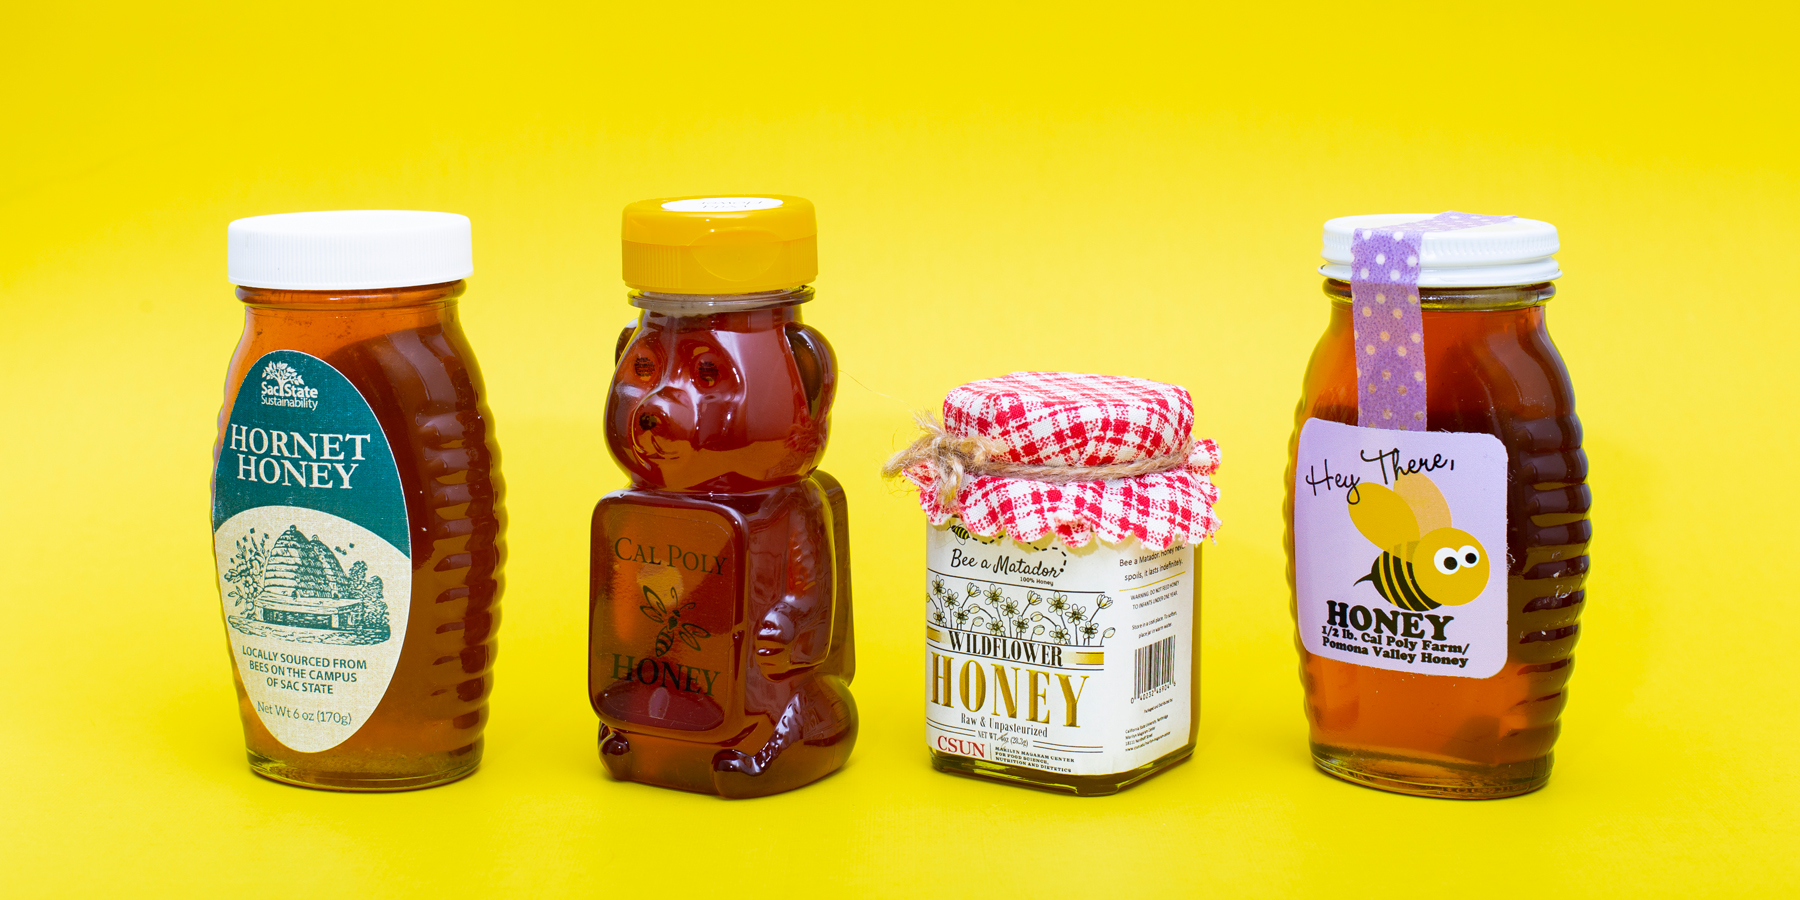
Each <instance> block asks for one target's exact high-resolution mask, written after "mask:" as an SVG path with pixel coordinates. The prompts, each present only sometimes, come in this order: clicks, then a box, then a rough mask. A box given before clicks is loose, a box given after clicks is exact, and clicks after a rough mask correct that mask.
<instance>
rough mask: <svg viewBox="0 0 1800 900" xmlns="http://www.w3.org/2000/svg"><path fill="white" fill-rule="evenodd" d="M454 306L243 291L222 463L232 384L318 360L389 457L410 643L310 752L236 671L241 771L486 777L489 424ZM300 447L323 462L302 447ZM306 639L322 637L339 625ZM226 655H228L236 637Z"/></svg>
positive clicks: (491, 495)
mask: <svg viewBox="0 0 1800 900" xmlns="http://www.w3.org/2000/svg"><path fill="white" fill-rule="evenodd" d="M463 290H464V283H463V282H461V281H454V282H449V283H442V284H432V285H425V286H420V287H408V288H397V289H377V290H354V291H296V290H276V289H267V288H254V287H240V288H239V289H238V297H239V299H241V300H242V301H243V302H244V303H245V305H246V309H247V315H246V318H245V327H244V333H243V338H242V340H241V341H240V343H239V344H238V348H237V351H236V353H235V355H234V356H233V357H232V361H231V367H230V370H229V373H228V375H227V379H226V409H225V410H224V411H223V412H222V413H221V416H220V429H221V433H220V439H219V442H218V443H217V444H216V445H215V447H214V455H215V459H217V458H218V456H219V454H220V453H221V452H228V449H229V448H228V441H227V434H226V419H227V417H228V416H229V414H230V412H231V406H232V400H233V397H234V396H235V395H236V394H237V392H238V389H239V386H240V384H242V383H244V382H245V380H246V379H247V378H250V379H254V376H255V375H256V373H255V372H253V371H252V368H253V366H254V364H255V363H256V361H257V360H258V359H260V358H262V357H264V355H265V354H266V353H269V352H270V351H276V350H287V351H298V352H300V353H304V354H307V355H309V356H311V357H316V358H317V359H318V360H322V361H323V362H324V363H326V364H328V365H329V366H330V367H331V368H333V369H335V370H337V371H338V372H340V373H342V375H343V376H344V377H345V378H347V379H348V381H349V382H350V384H351V385H353V386H354V387H355V388H356V390H357V391H358V392H360V394H361V395H362V397H363V398H364V399H365V400H366V402H367V405H368V407H369V409H370V410H371V411H372V412H373V414H374V417H375V419H376V420H377V421H378V422H379V427H380V430H381V432H382V433H383V434H384V436H385V438H386V440H387V443H388V444H389V445H390V446H391V447H392V450H393V456H394V462H395V468H396V469H397V472H398V477H399V482H400V487H401V492H402V494H403V495H404V497H405V517H406V520H407V523H408V530H409V536H410V543H411V551H412V552H411V585H410V591H409V592H408V594H407V595H406V596H401V597H395V596H389V597H387V598H386V600H385V602H386V603H388V604H389V605H390V606H392V605H394V604H399V603H404V604H407V616H406V625H405V629H404V633H403V635H395V637H399V638H400V639H401V641H402V642H403V643H402V648H401V650H400V651H399V659H398V662H397V664H396V666H395V668H394V670H393V673H392V678H391V680H390V681H389V682H388V684H387V687H386V692H385V694H384V695H382V697H381V699H380V701H379V703H378V704H377V705H376V706H375V707H374V709H373V711H372V712H370V713H369V714H368V716H367V719H366V720H365V721H361V722H358V723H355V726H356V727H355V731H354V733H353V734H350V735H349V737H347V738H346V739H344V740H343V741H342V742H341V743H338V744H337V745H335V746H332V747H330V748H329V749H326V750H323V751H319V752H300V751H297V750H295V749H293V748H292V747H289V746H288V745H286V744H284V743H283V742H282V741H281V740H279V739H277V738H276V737H275V735H274V734H272V733H271V731H270V728H269V727H268V726H267V725H266V724H265V721H264V719H263V717H262V716H263V715H267V714H269V713H268V712H267V711H264V712H263V713H261V714H259V710H258V707H257V705H256V702H255V701H253V699H252V697H251V696H250V694H249V693H248V692H246V690H245V686H244V678H243V674H242V672H241V671H240V670H239V668H238V667H237V666H234V667H233V672H234V681H235V682H236V685H237V695H238V703H239V711H240V714H241V718H242V720H243V723H244V732H245V739H246V743H247V751H248V756H249V760H250V765H251V768H252V769H253V770H254V771H255V772H257V773H258V774H260V775H263V776H266V777H269V778H272V779H276V780H279V781H285V782H290V783H294V784H300V785H306V786H311V787H325V788H335V789H343V790H402V789H408V788H419V787H428V786H431V785H435V784H442V783H445V782H448V781H454V780H456V779H458V778H461V777H463V776H466V775H468V774H469V773H471V772H473V771H475V769H476V767H477V766H478V765H479V763H480V761H481V749H482V738H481V735H482V729H483V726H484V725H485V724H486V718H487V698H488V694H489V692H490V690H491V688H492V677H491V676H492V668H493V660H494V647H495V645H494V632H495V627H496V625H497V624H498V618H499V609H498V601H499V595H500V587H501V565H502V562H503V560H504V555H505V554H504V550H503V545H502V543H501V532H502V527H503V513H502V506H501V481H500V474H499V454H498V451H497V449H496V447H495V445H494V442H493V425H492V419H491V417H490V415H489V413H488V411H487V408H486V405H485V402H484V400H483V397H484V389H483V386H482V381H481V375H480V373H479V372H478V371H477V369H476V367H475V360H474V355H473V353H472V352H471V351H470V348H469V345H468V343H467V341H466V340H465V338H464V337H463V333H462V329H461V326H460V325H459V324H458V321H457V314H456V300H457V297H458V296H460V295H461V294H462V293H463ZM300 439H305V440H308V441H309V443H308V445H307V446H308V447H309V449H310V450H311V451H312V452H317V448H316V447H314V446H313V445H312V444H311V443H310V440H311V439H310V438H309V437H308V436H307V435H305V434H302V435H300ZM297 446H298V444H297V443H296V447H297ZM294 455H295V456H296V457H300V458H304V457H302V456H301V455H300V454H298V453H296V454H294ZM228 464H229V463H228ZM226 471H228V472H229V469H227V470H226ZM321 477H329V476H321ZM357 477H360V476H357ZM355 552H356V551H355V550H354V549H352V550H350V551H348V553H349V555H350V556H354V554H355ZM228 611H229V607H228ZM263 618H267V619H270V620H271V621H272V623H273V624H272V625H271V627H285V628H288V629H289V630H290V632H293V633H298V632H299V631H301V630H302V629H300V628H297V627H295V626H293V625H292V624H291V622H292V621H294V620H296V619H303V618H304V617H301V616H295V615H289V616H288V617H287V618H284V619H276V618H275V617H273V616H270V615H269V614H267V613H264V614H263ZM396 618H398V617H397V616H396ZM259 621H260V620H259ZM304 624H305V625H306V626H309V627H312V629H313V630H314V631H319V632H320V633H324V630H325V629H326V627H327V626H330V625H334V624H336V623H335V622H326V621H318V622H310V621H309V622H304ZM233 640H234V653H235V649H236V641H237V636H236V634H235V633H233ZM318 646H320V647H322V648H324V649H321V650H318V651H316V653H317V656H316V657H313V658H316V659H319V660H326V659H330V658H331V656H332V651H331V649H330V647H331V645H329V644H321V645H318ZM273 665H274V666H277V667H279V666H280V661H277V662H275V663H274V664H273ZM340 665H341V664H340ZM289 668H290V669H292V670H294V671H296V673H298V672H311V671H313V670H309V669H307V668H305V667H304V666H292V667H289ZM280 671H283V672H286V671H289V669H280ZM256 677H262V676H261V675H260V674H259V675H257V676H256ZM296 677H297V676H296ZM340 677H346V676H342V675H341V674H340ZM326 686H327V687H329V685H326ZM324 689H325V688H323V687H321V688H318V690H324ZM294 696H295V697H296V700H295V701H294V703H293V705H294V706H295V707H296V708H301V707H304V706H305V705H306V700H307V699H308V697H307V695H304V694H298V695H294ZM267 705H268V704H267V703H266V702H265V706H267Z"/></svg>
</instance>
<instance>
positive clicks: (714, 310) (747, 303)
mask: <svg viewBox="0 0 1800 900" xmlns="http://www.w3.org/2000/svg"><path fill="white" fill-rule="evenodd" d="M629 296H630V298H631V305H632V306H635V307H637V308H639V309H641V310H643V311H644V312H646V313H648V314H651V315H658V316H677V317H684V318H685V317H694V316H712V315H716V314H719V313H740V312H749V311H751V310H759V309H779V308H785V307H795V306H799V305H800V304H802V303H805V302H807V301H808V300H811V299H812V298H813V289H812V285H807V284H803V285H800V286H798V287H791V288H783V289H781V290H778V291H757V292H755V293H751V294H665V293H661V292H658V291H635V290H634V291H632V292H631V293H630V294H629ZM798 319H799V313H798V310H796V311H795V315H794V320H796V321H797V320H798Z"/></svg>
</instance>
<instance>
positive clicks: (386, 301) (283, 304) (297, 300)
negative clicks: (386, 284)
mask: <svg viewBox="0 0 1800 900" xmlns="http://www.w3.org/2000/svg"><path fill="white" fill-rule="evenodd" d="M467 287H468V283H467V282H465V281H445V282H441V283H438V284H422V285H414V286H411V287H392V288H370V289H367V290H355V291H289V290H282V289H279V288H262V287H246V286H244V285H239V286H238V289H237V297H238V299H239V300H242V301H243V302H244V303H245V304H247V305H249V306H252V307H257V308H263V309H281V310H310V311H324V312H361V311H364V310H377V309H401V308H405V307H428V306H446V305H449V304H452V303H455V302H456V298H458V297H461V296H462V294H463V291H464V290H466V289H467Z"/></svg>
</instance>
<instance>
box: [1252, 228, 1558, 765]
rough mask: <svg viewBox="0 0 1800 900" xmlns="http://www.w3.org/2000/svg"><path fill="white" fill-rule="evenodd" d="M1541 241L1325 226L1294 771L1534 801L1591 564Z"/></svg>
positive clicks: (1304, 442)
mask: <svg viewBox="0 0 1800 900" xmlns="http://www.w3.org/2000/svg"><path fill="white" fill-rule="evenodd" d="M1558 249H1559V244H1558V239H1557V232H1556V228H1555V227H1554V226H1552V225H1550V224H1549V223H1547V222H1539V221H1535V220H1532V219H1523V218H1518V217H1515V216H1486V215H1475V214H1470V213H1457V212H1447V213H1441V214H1439V215H1436V216H1433V215H1429V214H1393V215H1366V216H1348V217H1344V218H1339V219H1332V220H1331V221H1328V222H1326V223H1325V233H1324V250H1323V255H1324V257H1325V261H1326V264H1325V265H1324V266H1323V267H1321V268H1320V270H1319V271H1320V274H1322V275H1324V276H1325V284H1324V289H1325V295H1326V297H1327V298H1328V300H1329V304H1330V312H1329V319H1328V321H1327V323H1326V327H1325V333H1324V335H1323V336H1322V337H1321V338H1320V339H1319V343H1318V346H1317V347H1316V348H1315V349H1314V351H1313V355H1312V360H1311V362H1310V363H1309V364H1308V366H1307V370H1306V376H1305V381H1304V385H1303V387H1302V392H1301V400H1300V406H1299V409H1298V412H1297V416H1296V423H1295V429H1294V434H1293V440H1292V442H1291V445H1290V451H1289V461H1290V470H1289V477H1288V483H1287V488H1288V503H1287V523H1288V559H1289V563H1290V566H1289V570H1288V571H1289V580H1290V585H1291V587H1292V589H1293V615H1294V622H1295V625H1296V629H1297V630H1296V635H1295V644H1296V646H1297V648H1298V650H1299V653H1300V677H1301V683H1302V685H1303V687H1304V689H1305V693H1306V704H1305V706H1306V715H1307V720H1308V723H1309V725H1310V728H1311V745H1312V757H1313V762H1314V763H1315V764H1316V765H1317V766H1318V767H1319V768H1320V769H1321V770H1323V771H1324V772H1326V773H1328V774H1331V775H1334V776H1336V777H1338V778H1342V779H1345V780H1347V781H1351V782H1354V783H1357V784H1361V785H1365V786H1368V787H1375V788H1380V789H1383V790H1389V791H1397V792H1400V793H1407V794H1416V795H1421V796H1428V797H1449V798H1464V799H1482V798H1495V797H1508V796H1512V795H1515V794H1522V793H1526V792H1529V791H1533V790H1536V789H1537V788H1540V787H1542V786H1543V785H1544V784H1545V782H1546V781H1547V780H1548V779H1549V777H1550V767H1551V748H1552V746H1553V745H1554V744H1555V742H1556V737H1557V733H1558V729H1559V727H1560V716H1561V713H1562V710H1563V706H1564V704H1565V702H1566V700H1567V691H1566V687H1567V683H1568V680H1569V674H1570V672H1571V671H1572V669H1573V656H1572V654H1573V652H1574V648H1575V642H1576V639H1577V637H1578V635H1579V630H1580V623H1579V619H1580V616H1581V611H1582V609H1583V607H1584V606H1585V604H1586V599H1587V595H1586V591H1585V590H1584V585H1585V580H1586V577H1587V570H1588V554H1587V551H1588V542H1589V539H1590V537H1591V534H1592V529H1591V528H1590V526H1589V522H1588V508H1589V505H1590V503H1591V497H1590V495H1589V492H1588V487H1587V484H1586V481H1587V458H1586V456H1585V455H1583V453H1582V450H1581V423H1580V421H1579V420H1578V419H1577V418H1576V416H1575V392H1574V388H1573V386H1572V385H1571V384H1570V381H1569V373H1568V370H1567V369H1566V368H1565V367H1564V365H1563V360H1562V357H1561V356H1560V355H1559V354H1558V353H1557V350H1556V346H1555V345H1554V344H1553V343H1551V340H1550V333H1549V331H1548V328H1547V325H1546V312H1547V304H1548V302H1549V301H1550V299H1551V297H1553V296H1554V295H1555V293H1556V288H1555V284H1554V283H1555V280H1556V279H1557V278H1558V277H1559V276H1560V275H1561V274H1562V273H1561V271H1560V270H1559V269H1558V267H1557V262H1556V259H1555V257H1554V254H1555V253H1556V252H1557V250H1558Z"/></svg>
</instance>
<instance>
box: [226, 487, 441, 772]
mask: <svg viewBox="0 0 1800 900" xmlns="http://www.w3.org/2000/svg"><path fill="white" fill-rule="evenodd" d="M213 546H214V549H215V552H216V553H217V554H218V564H219V572H220V573H221V582H220V593H221V594H223V595H224V597H225V624H226V626H227V627H228V628H229V629H230V630H229V632H228V635H229V638H230V640H231V656H232V659H233V660H234V661H235V662H236V663H237V667H238V675H239V676H240V677H241V678H242V679H243V682H244V691H245V693H247V694H249V695H250V702H251V703H252V704H254V705H255V707H256V712H257V715H258V717H259V718H261V719H262V723H263V725H264V726H266V727H267V728H268V729H269V733H270V734H273V735H274V736H275V738H276V740H279V741H281V742H282V743H283V744H286V745H287V746H289V747H292V748H294V749H295V750H299V751H300V752H302V753H317V752H319V751H321V750H329V749H331V748H332V747H335V746H337V745H338V744H341V743H343V742H344V740H345V739H346V738H348V737H350V735H352V734H355V733H356V729H358V728H360V727H362V724H363V722H364V721H366V720H367V719H368V718H369V714H370V713H371V712H374V711H375V706H376V704H378V703H380V702H381V698H382V695H384V694H386V693H387V687H388V682H389V681H390V680H391V679H392V678H393V677H394V667H395V665H396V664H398V663H399V661H400V647H401V644H402V642H403V639H404V638H405V637H406V620H407V616H408V613H409V612H410V611H411V603H410V600H411V597H412V561H411V560H409V559H408V558H407V557H406V555H405V554H403V553H401V552H400V551H399V550H397V549H395V547H394V545H392V544H390V543H388V542H387V541H385V540H382V538H381V537H380V536H379V535H377V534H375V533H374V532H372V531H370V530H368V529H366V528H363V527H362V526H361V525H358V524H356V523H355V522H352V521H350V520H349V519H341V518H338V517H337V516H334V515H331V514H330V513H325V512H320V511H318V510H315V509H306V508H304V507H299V506H259V507H257V508H255V509H248V510H245V511H243V512H241V513H239V514H237V515H235V516H233V517H231V518H230V519H228V520H226V522H225V524H224V525H222V526H220V527H219V530H218V532H217V535H216V541H215V542H214V544H213ZM251 567H253V568H254V571H251V572H249V573H247V575H248V577H240V578H238V579H236V580H235V581H229V580H225V578H226V577H227V576H230V575H231V574H233V573H243V572H244V570H245V569H246V568H251Z"/></svg>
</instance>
